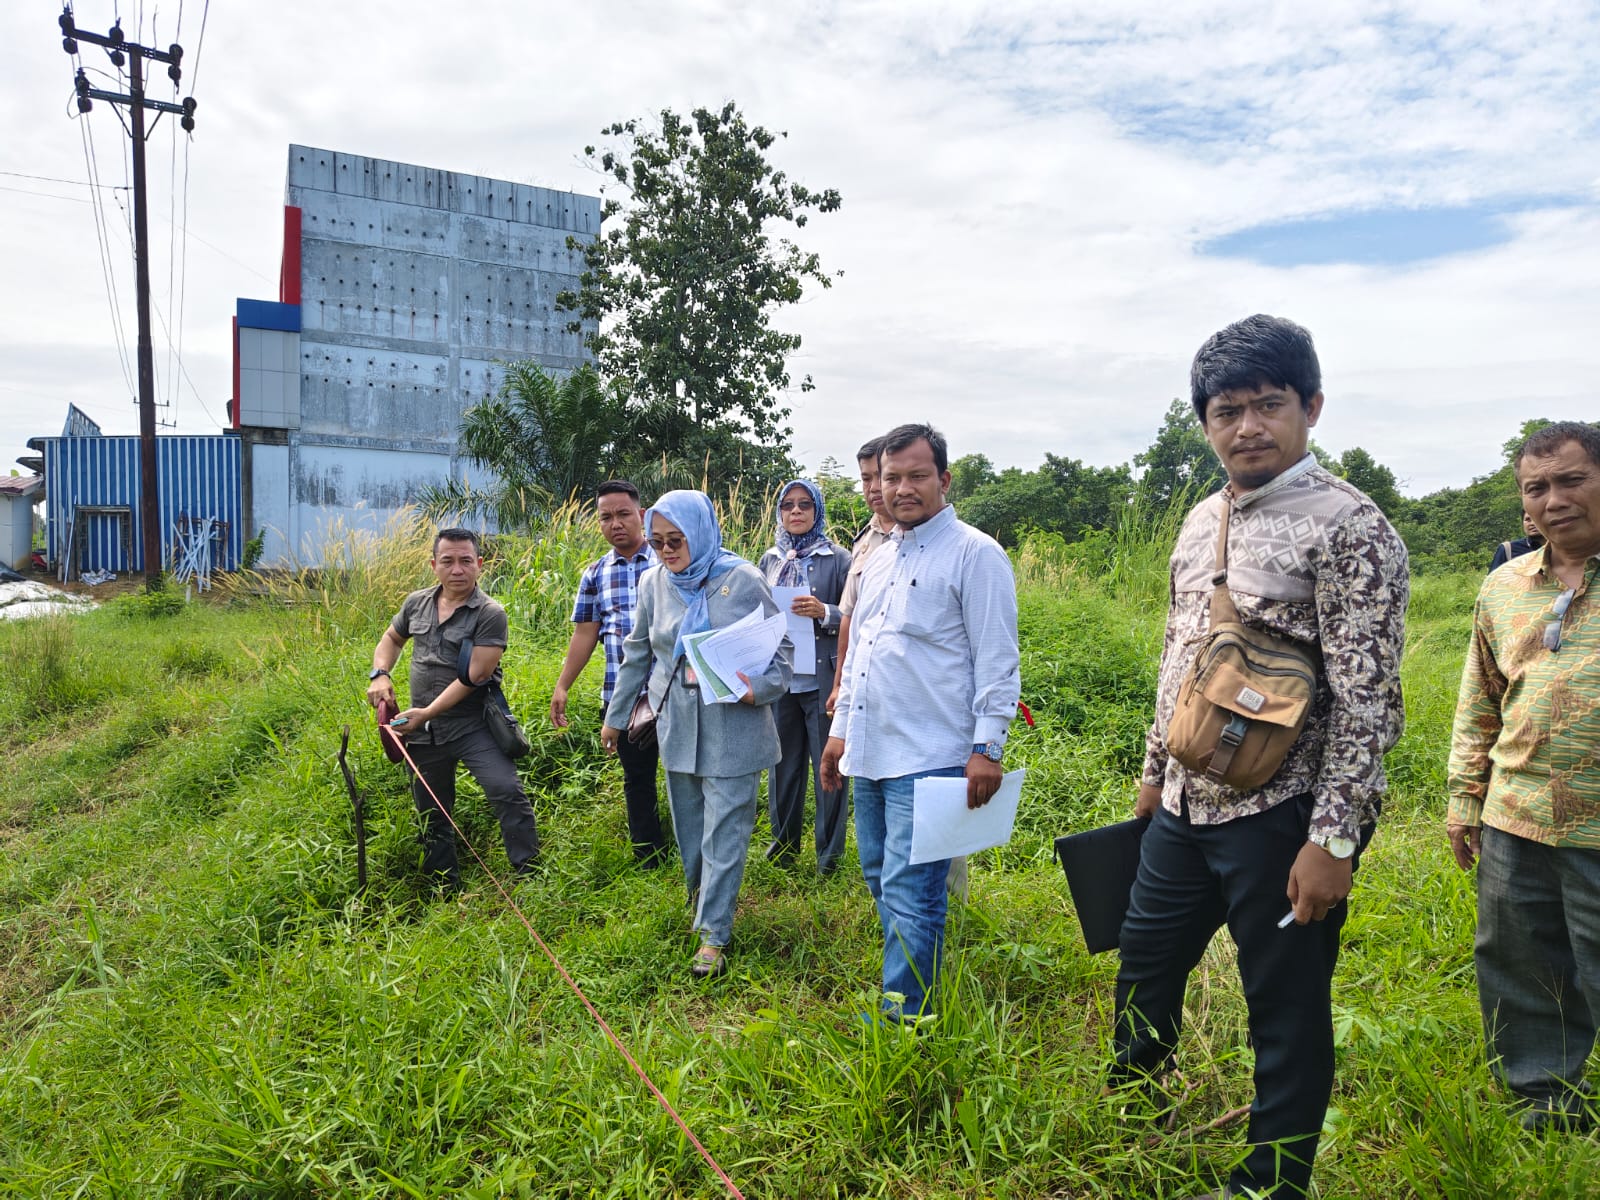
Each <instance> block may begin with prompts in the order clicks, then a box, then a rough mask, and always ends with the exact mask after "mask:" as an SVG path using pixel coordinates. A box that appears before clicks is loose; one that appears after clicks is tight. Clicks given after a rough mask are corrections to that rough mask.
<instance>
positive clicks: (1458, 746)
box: [1450, 547, 1600, 849]
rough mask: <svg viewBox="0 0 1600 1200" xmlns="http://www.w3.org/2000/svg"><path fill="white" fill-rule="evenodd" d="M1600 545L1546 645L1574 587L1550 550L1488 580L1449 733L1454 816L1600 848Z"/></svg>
mask: <svg viewBox="0 0 1600 1200" xmlns="http://www.w3.org/2000/svg"><path fill="white" fill-rule="evenodd" d="M1597 575H1600V555H1596V556H1594V557H1592V558H1590V559H1589V561H1588V563H1586V564H1585V570H1584V576H1583V583H1582V586H1581V587H1580V588H1579V589H1578V590H1577V592H1576V593H1575V594H1574V596H1573V597H1572V600H1571V601H1570V602H1569V604H1568V606H1567V612H1566V616H1565V617H1564V618H1563V619H1562V621H1561V646H1560V648H1559V649H1557V650H1548V649H1546V648H1545V644H1544V635H1545V629H1546V627H1547V626H1548V625H1549V624H1550V623H1551V622H1552V621H1553V620H1554V619H1555V617H1554V609H1555V605H1556V601H1557V599H1558V598H1559V597H1560V596H1561V594H1562V592H1564V591H1565V590H1566V585H1565V584H1564V583H1562V582H1561V580H1560V579H1559V578H1557V576H1556V574H1555V572H1554V571H1552V570H1551V569H1550V550H1549V548H1548V547H1546V548H1545V549H1544V550H1542V551H1540V552H1539V553H1537V554H1528V555H1524V556H1523V557H1521V558H1515V559H1512V560H1511V561H1510V562H1508V563H1506V564H1505V565H1504V566H1502V567H1500V568H1499V569H1498V570H1496V571H1495V572H1494V573H1493V574H1491V575H1490V576H1489V578H1487V579H1486V580H1484V582H1483V587H1482V588H1481V589H1480V590H1479V592H1478V602H1477V604H1476V606H1475V607H1474V609H1473V614H1472V642H1471V644H1470V645H1469V646H1468V647H1467V664H1466V667H1465V669H1464V670H1463V671H1462V673H1461V694H1460V698H1459V700H1458V701H1457V703H1456V719H1455V728H1454V731H1453V732H1452V734H1451V738H1450V820H1451V821H1452V822H1454V823H1457V824H1461V825H1490V826H1493V827H1494V828H1495V829H1499V830H1502V831H1503V832H1505V833H1510V834H1515V835H1516V836H1518V837H1523V838H1527V839H1529V840H1530V841H1535V842H1542V843H1544V844H1545V845H1549V846H1582V847H1587V848H1589V849H1597V848H1600V607H1597V606H1596V604H1595V580H1596V577H1597Z"/></svg>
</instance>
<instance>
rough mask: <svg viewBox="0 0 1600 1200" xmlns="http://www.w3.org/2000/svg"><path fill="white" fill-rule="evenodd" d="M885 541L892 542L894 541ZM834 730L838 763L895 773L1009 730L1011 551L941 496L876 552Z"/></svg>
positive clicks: (858, 770)
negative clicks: (839, 746) (929, 511)
mask: <svg viewBox="0 0 1600 1200" xmlns="http://www.w3.org/2000/svg"><path fill="white" fill-rule="evenodd" d="M891 551H892V553H891ZM851 622H852V626H853V629H852V632H851V635H850V648H849V649H848V650H847V651H846V657H845V664H844V671H843V674H842V678H841V680H840V684H839V702H838V708H837V709H836V711H835V713H834V718H833V727H832V729H831V731H830V732H831V735H832V736H833V737H837V738H843V739H844V745H845V748H844V757H843V759H842V760H841V763H840V769H841V770H842V771H843V772H844V773H845V774H846V775H856V776H860V777H861V778H864V779H895V778H898V777H900V776H902V775H915V774H920V773H922V772H925V771H934V770H939V769H940V768H943V767H959V766H965V765H966V762H967V760H968V759H969V758H971V757H972V748H973V746H975V745H981V744H982V743H985V742H1001V743H1004V742H1005V738H1006V731H1007V729H1009V728H1010V725H1011V718H1012V717H1014V716H1015V715H1016V712H1017V699H1018V697H1019V696H1020V694H1021V691H1022V677H1021V674H1020V672H1019V663H1020V658H1019V655H1018V650H1017V585H1016V580H1015V578H1014V577H1013V576H1012V573H1011V560H1010V559H1009V558H1007V557H1006V552H1005V551H1004V550H1002V549H1001V548H1000V544H999V543H998V542H996V541H995V540H994V539H993V538H992V537H990V536H989V535H988V534H986V533H982V532H980V531H979V530H976V529H974V528H973V527H972V526H970V525H967V524H964V523H963V522H961V521H958V520H957V519H956V513H955V509H953V508H951V507H950V506H949V505H946V506H945V507H944V508H942V509H941V510H940V511H939V512H938V513H937V514H935V515H934V516H933V517H931V518H929V519H928V520H927V521H925V522H923V523H922V524H921V525H917V526H914V527H913V528H911V529H896V530H895V531H894V533H893V534H892V535H891V542H890V547H889V549H884V550H880V551H879V552H878V553H875V554H873V555H872V557H871V559H870V561H869V563H868V566H867V570H866V572H865V574H863V576H862V579H861V595H860V601H859V604H858V611H857V613H856V615H855V616H853V617H852V618H851Z"/></svg>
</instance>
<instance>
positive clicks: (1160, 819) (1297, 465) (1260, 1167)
mask: <svg viewBox="0 0 1600 1200" xmlns="http://www.w3.org/2000/svg"><path fill="white" fill-rule="evenodd" d="M1190 385H1191V399H1192V401H1193V404H1194V408H1195V412H1196V414H1197V415H1198V416H1199V418H1200V421H1201V424H1202V426H1203V427H1204V429H1205V434H1206V438H1207V440H1208V441H1210V443H1211V446H1212V449H1213V450H1215V451H1216V454H1217V457H1218V458H1219V459H1220V460H1221V462H1222V465H1223V467H1224V468H1225V469H1226V471H1227V474H1228V483H1227V485H1226V491H1227V493H1228V498H1229V500H1230V501H1231V504H1229V505H1225V504H1224V503H1223V497H1222V496H1221V495H1220V494H1219V495H1212V496H1210V497H1208V498H1206V499H1205V500H1202V501H1201V502H1200V503H1199V504H1197V505H1196V506H1195V507H1194V509H1193V510H1192V511H1191V512H1190V513H1189V516H1188V518H1187V520H1186V521H1185V522H1184V526H1183V530H1182V532H1181V533H1180V534H1179V537H1178V544H1177V547H1176V548H1175V549H1174V551H1173V554H1172V576H1171V591H1172V602H1171V608H1170V610H1169V612H1168V616H1167V629H1166V642H1165V646H1164V648H1163V650H1162V655H1161V674H1160V684H1159V692H1158V696H1157V703H1156V715H1155V721H1154V723H1153V724H1152V725H1151V727H1150V732H1149V735H1148V739H1147V750H1146V755H1145V765H1144V773H1143V777H1142V779H1141V781H1140V787H1139V798H1138V802H1137V805H1136V808H1135V811H1136V813H1137V814H1138V815H1140V816H1149V817H1151V818H1152V821H1151V824H1150V827H1149V830H1148V831H1147V832H1146V834H1145V836H1144V844H1143V849H1142V854H1141V860H1140V864H1139V873H1138V876H1137V878H1136V880H1135V882H1134V885H1133V893H1132V896H1131V897H1130V901H1129V908H1128V914H1127V917H1126V919H1125V920H1124V923H1123V926H1122V934H1121V952H1122V962H1121V968H1120V970H1119V972H1118V975H1117V998H1116V1033H1115V1052H1116V1058H1115V1063H1114V1065H1113V1067H1112V1070H1111V1076H1110V1082H1111V1084H1112V1085H1113V1087H1116V1086H1119V1085H1121V1084H1124V1083H1128V1082H1134V1081H1136V1082H1139V1083H1141V1084H1142V1085H1143V1086H1145V1088H1146V1089H1147V1090H1149V1091H1150V1092H1152V1093H1153V1091H1154V1087H1153V1083H1154V1080H1153V1078H1152V1077H1153V1076H1154V1075H1156V1074H1158V1073H1159V1072H1161V1071H1162V1070H1163V1069H1164V1068H1165V1067H1167V1066H1168V1065H1170V1061H1171V1058H1172V1054H1173V1050H1174V1047H1175V1046H1176V1044H1177V1040H1178V1032H1179V1029H1180V1026H1181V1023H1182V1015H1183V994H1184V988H1185V986H1186V984H1187V981H1188V976H1189V972H1190V971H1191V970H1193V968H1194V967H1195V965H1196V964H1197V963H1198V962H1199V961H1200V957H1201V955H1202V954H1203V953H1204V952H1205V949H1206V946H1207V945H1208V944H1209V943H1210V941H1211V937H1212V935H1213V934H1214V933H1215V932H1216V931H1217V929H1218V928H1220V927H1221V926H1222V925H1223V924H1224V923H1226V924H1227V926H1228V930H1229V932H1230V933H1231V934H1232V935H1233V939H1234V941H1235V942H1236V943H1237V945H1238V948H1239V974H1240V977H1241V979H1242V981H1243V983H1244V992H1245V1001H1246V1004H1247V1005H1248V1008H1249V1022H1250V1040H1251V1043H1252V1045H1253V1046H1254V1049H1255V1056H1256V1062H1255V1087H1256V1095H1255V1102H1254V1104H1252V1106H1251V1110H1250V1126H1249V1131H1248V1141H1249V1143H1250V1150H1249V1153H1248V1156H1247V1157H1246V1158H1245V1160H1244V1161H1243V1162H1242V1163H1241V1164H1240V1165H1239V1166H1238V1167H1237V1168H1235V1170H1234V1171H1233V1173H1232V1175H1231V1177H1230V1178H1229V1179H1228V1181H1227V1182H1226V1184H1224V1186H1223V1188H1222V1190H1221V1191H1219V1192H1213V1193H1210V1195H1212V1196H1221V1197H1231V1196H1242V1195H1245V1194H1246V1193H1247V1191H1248V1194H1250V1195H1259V1196H1277V1197H1285V1196H1299V1195H1303V1194H1304V1193H1305V1191H1306V1189H1307V1187H1308V1186H1309V1184H1310V1179H1311V1163H1312V1158H1313V1156H1314V1155H1315V1154H1316V1149H1317V1140H1318V1135H1319V1134H1320V1132H1321V1129H1322V1123H1323V1117H1324V1114H1325V1112H1326V1109H1327V1104H1328V1096H1329V1094H1330V1092H1331V1091H1332V1087H1333V1020H1332V1011H1331V999H1330V989H1331V984H1332V978H1333V969H1334V964H1335V962H1336V960H1337V958H1338V954H1339V932H1340V929H1341V927H1342V926H1343V924H1344V918H1345V912H1346V908H1347V906H1346V905H1345V903H1344V899H1345V897H1346V895H1348V894H1349V891H1350V885H1351V876H1352V875H1353V873H1354V871H1355V868H1356V864H1357V862H1358V861H1359V859H1360V855H1361V851H1362V849H1363V848H1364V847H1365V845H1366V843H1367V840H1368V839H1369V838H1370V837H1371V836H1372V830H1373V826H1374V824H1375V822H1376V821H1377V818H1378V810H1379V807H1380V804H1381V801H1382V798H1383V791H1384V773H1383V755H1384V752H1385V751H1387V750H1388V749H1389V748H1390V747H1391V746H1393V745H1394V743H1395V741H1396V740H1397V739H1398V738H1399V736H1400V730H1401V726H1402V723H1403V721H1404V708H1403V706H1402V704H1401V699H1400V654H1401V649H1402V644H1403V641H1404V618H1405V610H1406V600H1407V597H1408V592H1409V584H1408V574H1407V562H1406V550H1405V546H1404V544H1403V543H1402V542H1401V541H1400V538H1399V536H1398V535H1397V534H1396V533H1395V531H1394V529H1393V528H1392V527H1391V526H1390V524H1389V522H1388V521H1387V520H1385V519H1384V516H1383V513H1382V512H1380V511H1379V509H1378V506H1377V505H1376V504H1374V503H1373V502H1372V501H1371V500H1369V499H1368V498H1367V497H1366V496H1365V495H1363V494H1362V493H1361V492H1360V491H1359V490H1358V489H1356V488H1355V487H1353V486H1351V485H1350V484H1348V483H1346V482H1345V481H1344V480H1342V479H1339V478H1337V477H1336V476H1334V475H1332V474H1330V473H1329V472H1328V471H1326V470H1324V469H1323V468H1322V467H1321V466H1319V465H1318V464H1317V461H1316V458H1315V457H1314V456H1313V455H1311V454H1309V453H1307V451H1306V446H1307V442H1308V441H1309V438H1310V429H1311V427H1312V426H1313V425H1315V424H1316V422H1317V418H1318V417H1319V416H1320V415H1321V412H1322V405H1323V396H1322V377H1321V369H1320V367H1319V365H1318V362H1317V356H1316V350H1315V348H1314V347H1313V345H1312V342H1311V335H1310V334H1308V333H1307V332H1306V331H1305V330H1304V329H1302V328H1301V327H1300V326H1298V325H1296V324H1294V323H1293V322H1291V321H1285V320H1282V319H1280V318H1276V317H1266V316H1255V317H1250V318H1247V319H1246V320H1243V321H1240V322H1238V323H1237V324H1234V325H1230V326H1229V327H1228V328H1226V329H1224V330H1222V331H1221V332H1220V333H1218V334H1215V335H1214V336H1213V337H1211V339H1210V340H1208V341H1207V342H1206V344H1205V345H1204V346H1202V347H1201V348H1200V351H1199V353H1198V354H1197V355H1196V356H1195V360H1194V365H1193V367H1192V368H1191V372H1190ZM1224 514H1226V515H1227V520H1228V522H1229V535H1228V570H1227V580H1226V582H1227V587H1228V590H1229V592H1230V593H1231V595H1232V597H1233V602H1234V604H1235V606H1236V607H1237V608H1238V610H1239V615H1240V619H1241V620H1242V621H1243V622H1244V623H1245V624H1246V625H1248V626H1253V627H1255V628H1259V629H1265V630H1268V631H1270V632H1273V633H1276V634H1278V635H1280V636H1283V637H1288V638H1292V639H1294V640H1296V641H1299V642H1303V643H1306V644H1307V645H1309V646H1313V647H1315V648H1316V649H1317V650H1318V651H1320V655H1321V660H1322V664H1323V669H1322V671H1321V672H1320V674H1319V677H1318V682H1317V690H1316V694H1315V698H1314V700H1313V702H1312V707H1311V712H1310V715H1309V717H1308V719H1307V721H1306V724H1305V728H1304V729H1303V730H1302V732H1301V733H1300V736H1299V738H1298V739H1297V740H1296V741H1295V743H1294V745H1293V746H1292V747H1291V748H1290V750H1289V753H1288V756H1287V757H1286V758H1285V759H1284V762H1283V764H1282V766H1280V767H1279V768H1278V771H1277V772H1276V774H1274V775H1273V777H1272V778H1271V779H1270V780H1268V781H1267V783H1266V784H1265V785H1264V786H1262V787H1260V788H1256V789H1254V790H1250V791H1236V790H1234V789H1232V788H1229V787H1226V786H1224V785H1222V784H1221V783H1217V782H1213V781H1212V780H1210V779H1208V778H1207V777H1206V776H1205V775H1203V774H1199V773H1195V772H1191V771H1189V770H1187V769H1185V768H1184V767H1183V765H1182V764H1180V763H1179V762H1177V761H1176V760H1175V759H1173V758H1171V757H1170V756H1169V755H1168V753H1167V748H1166V741H1165V738H1166V730H1167V726H1168V723H1169V721H1170V720H1171V718H1172V713H1173V708H1174V706H1175V704H1176V702H1177V698H1178V692H1179V689H1180V688H1181V686H1182V684H1183V681H1184V679H1185V678H1186V676H1187V675H1188V673H1189V669H1190V665H1191V663H1192V662H1193V660H1194V656H1195V653H1196V651H1197V650H1198V648H1199V640H1200V639H1201V638H1202V637H1203V636H1204V635H1205V633H1206V631H1207V629H1208V627H1209V624H1210V610H1209V605H1210V599H1211V592H1212V587H1213V582H1212V577H1213V575H1214V573H1215V570H1216V544H1217V533H1218V524H1219V522H1220V521H1221V520H1222V519H1223V517H1224Z"/></svg>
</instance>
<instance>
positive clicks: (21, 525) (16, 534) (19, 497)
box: [0, 475, 44, 571]
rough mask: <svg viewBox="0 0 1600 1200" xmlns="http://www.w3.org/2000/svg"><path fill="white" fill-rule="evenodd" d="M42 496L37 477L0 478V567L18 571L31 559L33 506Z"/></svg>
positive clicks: (42, 484)
mask: <svg viewBox="0 0 1600 1200" xmlns="http://www.w3.org/2000/svg"><path fill="white" fill-rule="evenodd" d="M43 495H44V477H43V476H41V475H5V476H0V565H3V566H7V567H10V568H12V569H13V570H18V571H20V570H21V569H22V568H23V567H25V566H27V565H28V560H29V559H30V558H31V557H32V556H33V506H34V505H35V504H36V503H38V501H39V500H40V498H41V497H42V496H43Z"/></svg>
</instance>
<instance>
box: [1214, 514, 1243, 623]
mask: <svg viewBox="0 0 1600 1200" xmlns="http://www.w3.org/2000/svg"><path fill="white" fill-rule="evenodd" d="M1217 494H1218V495H1219V496H1221V497H1222V517H1221V519H1220V520H1219V521H1218V523H1217V560H1216V570H1215V571H1213V572H1212V574H1211V628H1212V629H1216V628H1217V626H1219V625H1228V624H1233V625H1237V624H1238V623H1239V610H1238V608H1236V607H1235V606H1234V603H1233V596H1232V595H1230V594H1229V592H1228V526H1229V525H1230V524H1231V523H1232V522H1231V518H1232V516H1233V500H1232V498H1231V497H1229V495H1228V491H1227V489H1226V488H1224V489H1223V490H1222V491H1220V492H1218V493H1217Z"/></svg>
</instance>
